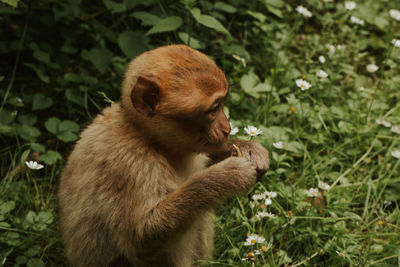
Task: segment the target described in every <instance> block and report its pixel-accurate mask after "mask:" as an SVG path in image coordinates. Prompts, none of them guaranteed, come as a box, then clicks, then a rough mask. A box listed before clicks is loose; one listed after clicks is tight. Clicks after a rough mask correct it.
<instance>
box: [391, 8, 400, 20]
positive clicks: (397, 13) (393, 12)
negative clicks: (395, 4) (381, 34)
mask: <svg viewBox="0 0 400 267" xmlns="http://www.w3.org/2000/svg"><path fill="white" fill-rule="evenodd" d="M389 14H390V16H392V18H394V19H395V20H398V21H400V11H399V10H396V9H391V10H389Z"/></svg>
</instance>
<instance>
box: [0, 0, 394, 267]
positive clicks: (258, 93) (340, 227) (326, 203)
mask: <svg viewBox="0 0 400 267" xmlns="http://www.w3.org/2000/svg"><path fill="white" fill-rule="evenodd" d="M356 4H357V5H356V8H354V9H353V10H347V9H346V8H345V4H344V1H319V0H311V1H308V2H306V1H285V0H260V1H244V0H234V1H208V0H207V1H194V0H182V1H169V0H167V1H156V0H124V1H117V0H115V1H114V0H103V1H100V2H96V4H93V3H90V2H85V1H79V0H71V1H49V0H44V1H31V0H27V1H18V0H2V1H1V3H0V14H1V20H0V25H1V27H0V33H1V36H4V38H2V39H1V40H0V54H1V57H2V64H1V65H0V102H1V104H0V142H1V149H0V157H1V168H0V173H1V177H2V178H3V179H2V180H1V182H0V263H2V264H3V265H5V266H67V264H66V261H65V259H64V257H63V249H62V246H61V244H60V241H59V238H58V236H59V235H58V226H57V212H56V206H55V205H56V201H55V195H56V184H57V179H58V177H59V175H60V173H61V170H62V167H63V165H64V164H65V160H66V157H67V155H68V153H69V152H70V150H71V146H72V144H73V142H74V141H76V140H77V138H78V134H79V131H80V130H81V129H82V128H84V127H85V126H86V125H87V123H88V122H89V121H90V120H92V119H93V118H94V117H95V116H96V115H97V114H99V113H100V112H101V110H102V108H103V107H105V106H107V105H109V104H110V103H114V102H116V101H118V99H119V88H120V84H121V81H122V79H123V75H124V71H125V69H126V67H127V65H128V63H129V61H130V59H132V58H134V57H135V56H137V55H139V54H140V53H142V52H144V51H147V50H149V49H152V48H155V47H158V46H161V45H166V44H171V43H184V44H187V45H189V46H191V47H193V48H196V49H200V50H201V51H202V52H204V53H206V54H207V55H209V56H210V57H211V58H213V59H214V60H215V61H216V62H217V64H218V65H219V66H221V68H222V69H223V70H224V71H225V73H226V75H227V78H228V81H229V84H230V94H229V97H228V99H227V101H226V107H225V108H224V112H225V113H226V114H228V115H229V118H230V121H231V122H232V124H233V126H234V127H238V130H239V132H238V134H237V135H236V136H232V138H240V139H246V140H249V139H251V138H252V139H254V140H256V141H258V142H260V143H262V144H263V145H264V146H266V147H267V148H268V149H269V150H270V157H271V169H270V171H269V172H268V173H267V174H266V175H265V176H264V177H263V178H262V179H261V180H260V181H259V182H258V183H257V185H256V186H255V187H254V188H253V190H252V192H250V193H249V195H248V196H245V197H238V198H236V199H234V200H233V201H230V202H228V203H227V204H226V205H225V206H224V207H223V208H221V209H219V210H218V215H219V216H218V218H217V224H216V225H217V235H216V240H215V242H216V246H215V255H214V258H215V259H214V261H213V263H209V262H207V263H206V265H207V264H209V265H211V264H214V265H221V266H222V265H230V266H252V264H253V263H254V265H255V266H285V264H289V265H295V266H300V265H310V266H353V265H355V266H395V265H398V264H399V260H398V253H399V250H398V248H399V247H400V243H399V240H400V238H399V236H400V209H399V204H400V186H399V184H400V183H399V182H400V180H399V174H400V173H399V171H400V170H399V165H400V160H399V159H397V158H396V157H394V156H393V155H392V152H393V151H396V150H400V142H399V141H400V138H399V136H400V135H399V134H398V133H396V128H391V127H387V126H388V124H387V122H390V123H391V125H392V126H399V125H400V106H399V104H398V102H399V101H398V100H399V99H400V92H399V90H398V88H399V87H400V78H399V74H400V69H399V63H400V49H399V48H398V47H395V46H394V44H393V43H391V42H392V39H400V35H399V32H400V22H399V21H397V20H396V19H394V18H393V17H391V16H390V14H389V10H390V9H398V8H399V7H398V5H397V3H396V1H388V0H379V1H376V0H366V1H357V2H356ZM299 5H304V6H305V7H306V8H307V9H308V10H310V11H311V13H312V17H305V16H304V15H302V14H299V13H298V12H297V11H296V8H297V7H298V6H299ZM351 16H355V17H357V18H359V19H362V20H363V21H364V25H359V24H355V23H352V22H351ZM321 56H323V57H324V59H325V61H324V63H322V62H321V61H320V59H319V58H320V57H321ZM371 63H374V64H376V65H377V66H378V67H379V69H378V70H377V71H376V72H368V71H367V69H366V66H367V65H368V64H371ZM320 70H323V71H325V72H326V73H327V74H328V77H324V78H323V77H320V76H319V73H320V72H319V71H320ZM298 79H305V80H306V81H307V82H309V83H310V84H311V85H312V86H311V87H310V88H309V89H308V90H304V91H302V90H301V89H300V88H299V87H298V86H297V85H296V80H298ZM376 119H381V120H383V121H386V122H382V121H381V122H380V121H379V120H378V121H377V122H379V123H376ZM248 125H256V126H257V127H258V128H259V129H260V130H261V131H262V134H261V135H258V136H256V137H249V136H248V135H247V134H246V133H245V132H244V130H243V128H244V127H247V126H248ZM385 125H386V126H385ZM30 160H34V161H40V163H41V164H43V165H44V168H43V169H39V170H32V169H29V168H27V167H26V164H25V161H30ZM319 181H324V182H326V183H328V184H329V185H331V189H330V190H329V191H323V195H322V197H320V198H319V200H318V201H320V200H322V201H323V204H318V203H316V200H315V198H312V197H308V196H307V191H308V189H310V188H317V186H318V182H319ZM264 191H275V192H277V197H276V198H274V199H272V204H271V205H268V206H263V205H254V204H255V203H254V201H253V199H252V197H253V196H254V195H255V194H260V193H263V192H264ZM320 191H322V190H320ZM259 204H260V203H259ZM260 211H268V212H272V213H274V214H275V217H274V218H264V219H262V220H261V221H258V220H255V219H254V216H255V215H256V214H257V212H260ZM250 233H256V234H259V235H262V236H264V237H265V238H266V241H265V242H264V244H265V245H267V244H270V245H271V247H270V248H269V249H268V250H267V252H265V253H260V255H257V256H256V257H255V258H254V259H253V260H250V261H249V260H245V261H242V258H246V257H247V256H244V254H246V255H247V253H249V252H251V251H254V249H255V248H256V247H257V248H258V249H260V248H261V245H254V246H244V245H243V243H244V241H245V240H246V237H247V235H248V234H250Z"/></svg>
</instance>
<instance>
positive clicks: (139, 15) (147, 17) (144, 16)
mask: <svg viewBox="0 0 400 267" xmlns="http://www.w3.org/2000/svg"><path fill="white" fill-rule="evenodd" d="M132 17H134V18H136V19H139V20H141V21H142V25H143V26H154V25H156V24H157V23H158V22H160V20H161V18H159V17H157V16H156V15H154V14H151V13H148V12H144V11H139V12H133V13H132Z"/></svg>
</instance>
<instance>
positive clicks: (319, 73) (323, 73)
mask: <svg viewBox="0 0 400 267" xmlns="http://www.w3.org/2000/svg"><path fill="white" fill-rule="evenodd" d="M317 76H318V77H320V78H326V77H328V73H326V72H325V71H323V70H318V71H317Z"/></svg>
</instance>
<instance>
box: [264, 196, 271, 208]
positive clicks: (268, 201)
mask: <svg viewBox="0 0 400 267" xmlns="http://www.w3.org/2000/svg"><path fill="white" fill-rule="evenodd" d="M264 204H265V206H269V205H271V204H272V200H271V199H270V198H267V199H265V202H264Z"/></svg>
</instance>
